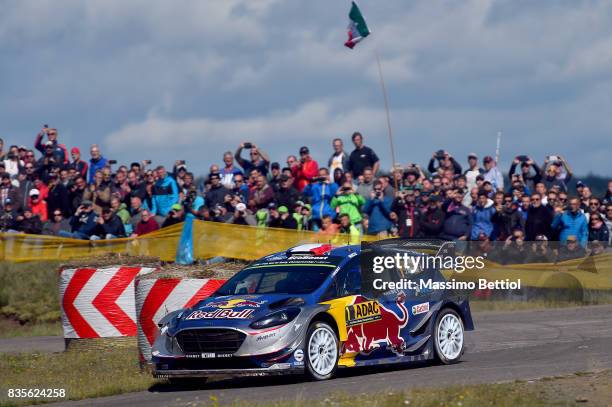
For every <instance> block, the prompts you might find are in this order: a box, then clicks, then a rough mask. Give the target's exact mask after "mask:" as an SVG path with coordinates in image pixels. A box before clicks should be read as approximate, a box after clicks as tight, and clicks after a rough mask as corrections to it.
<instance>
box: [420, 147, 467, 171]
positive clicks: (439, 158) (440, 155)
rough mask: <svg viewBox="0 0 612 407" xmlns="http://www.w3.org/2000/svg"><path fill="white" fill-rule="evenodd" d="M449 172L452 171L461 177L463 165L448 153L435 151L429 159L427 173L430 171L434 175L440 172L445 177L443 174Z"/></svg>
mask: <svg viewBox="0 0 612 407" xmlns="http://www.w3.org/2000/svg"><path fill="white" fill-rule="evenodd" d="M436 162H437V164H438V166H437V167H436V165H435V164H436ZM447 170H448V171H452V172H453V174H457V175H460V174H461V172H462V168H461V164H459V163H458V162H457V160H455V159H454V158H453V156H452V155H450V153H449V152H448V151H445V150H438V151H435V152H434V153H433V155H432V156H431V158H430V159H429V164H428V165H427V171H429V173H430V174H432V175H433V174H434V173H436V172H438V173H439V174H440V175H443V172H444V171H447Z"/></svg>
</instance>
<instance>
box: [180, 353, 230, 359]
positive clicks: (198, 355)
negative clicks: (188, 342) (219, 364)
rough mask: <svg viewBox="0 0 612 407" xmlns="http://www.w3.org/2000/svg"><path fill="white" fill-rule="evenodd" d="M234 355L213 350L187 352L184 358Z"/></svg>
mask: <svg viewBox="0 0 612 407" xmlns="http://www.w3.org/2000/svg"><path fill="white" fill-rule="evenodd" d="M232 356H234V354H233V353H214V352H203V353H187V354H186V355H185V357H186V358H190V359H215V358H231V357H232Z"/></svg>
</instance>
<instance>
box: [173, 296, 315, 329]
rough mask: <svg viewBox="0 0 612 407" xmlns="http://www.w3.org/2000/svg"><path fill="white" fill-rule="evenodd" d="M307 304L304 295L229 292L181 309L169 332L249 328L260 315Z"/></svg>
mask: <svg viewBox="0 0 612 407" xmlns="http://www.w3.org/2000/svg"><path fill="white" fill-rule="evenodd" d="M304 304H305V300H304V299H303V297H301V296H299V295H290V294H262V295H226V296H220V297H211V298H207V299H205V300H202V301H200V302H199V303H197V304H196V305H194V306H193V307H191V308H186V309H185V310H183V311H182V312H180V313H178V314H177V315H176V316H175V317H174V318H173V320H172V321H171V323H170V324H169V325H170V326H169V333H170V334H171V335H174V334H175V333H177V332H178V331H181V330H183V329H189V328H203V327H233V328H248V326H249V325H250V324H251V323H252V322H253V321H256V320H257V319H259V318H261V317H263V316H265V315H267V314H269V313H272V312H274V311H276V310H282V309H285V308H288V307H300V306H301V305H304Z"/></svg>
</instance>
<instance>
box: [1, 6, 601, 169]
mask: <svg viewBox="0 0 612 407" xmlns="http://www.w3.org/2000/svg"><path fill="white" fill-rule="evenodd" d="M359 4H360V7H361V9H362V11H363V13H364V14H365V16H366V18H367V20H368V24H369V25H370V28H371V29H372V31H373V34H372V36H370V37H369V38H367V39H366V40H365V41H364V42H362V43H361V44H359V45H358V46H357V47H356V48H355V50H353V51H351V50H349V49H347V48H345V47H344V46H343V43H344V41H345V39H346V25H347V13H348V10H349V5H350V2H349V1H348V0H346V1H345V0H333V1H330V0H309V1H287V0H285V1H282V0H244V1H243V0H218V1H214V0H207V1H195V0H193V1H172V2H170V1H152V0H142V1H140V0H130V1H119V0H118V1H115V0H103V1H102V0H98V1H94V0H92V1H81V0H74V1H63V0H62V1H60V0H52V1H51V0H49V1H45V0H36V1H10V0H7V1H0V9H1V10H2V13H0V53H1V55H2V57H1V58H0V75H1V76H2V86H1V87H0V137H3V138H4V139H5V141H6V143H9V144H28V145H31V144H32V143H33V140H34V136H35V135H36V133H37V132H38V131H39V129H40V128H41V127H42V125H43V124H45V123H48V124H49V125H50V126H54V127H57V128H58V129H59V132H60V139H61V141H62V142H64V143H66V144H67V145H68V146H69V147H71V146H74V145H77V146H80V147H81V148H88V147H89V145H90V144H92V143H94V142H97V143H99V144H100V145H101V147H102V150H103V154H104V155H105V156H107V157H108V158H114V159H117V160H120V161H126V162H127V161H133V160H141V159H152V160H154V162H155V163H162V164H170V163H172V162H174V160H176V159H185V160H187V163H188V166H190V167H191V168H192V169H194V170H195V171H196V172H197V173H202V172H204V171H205V170H206V169H207V168H208V166H209V165H210V164H211V163H220V162H221V155H222V153H223V151H225V150H228V149H231V150H234V149H235V148H236V146H237V145H238V144H239V143H240V142H241V141H252V142H254V143H256V144H258V145H259V146H261V148H263V149H265V150H267V151H268V152H269V153H270V154H271V156H272V159H273V160H274V161H281V162H284V160H285V158H286V156H287V154H288V153H297V150H298V148H299V147H300V146H301V145H308V146H309V147H310V148H311V151H312V152H313V155H314V157H315V158H316V159H319V160H320V161H326V160H327V157H328V155H329V153H330V142H331V139H332V138H333V137H342V138H344V140H345V143H350V134H351V133H352V132H353V131H355V130H360V131H362V132H363V134H364V135H365V141H366V144H368V145H370V146H372V147H373V148H374V149H375V150H376V151H377V152H378V153H379V155H380V157H381V158H382V160H383V168H389V167H390V165H391V159H390V153H389V146H388V142H387V135H386V122H385V116H384V108H383V99H382V94H381V89H380V85H379V82H378V73H377V70H376V60H375V56H374V55H375V51H376V50H377V51H378V53H379V54H380V56H381V60H382V67H383V72H384V75H385V80H386V84H387V88H388V94H389V99H390V105H391V120H392V125H393V131H394V135H395V143H396V150H397V155H398V161H401V162H402V163H408V162H418V163H421V164H422V165H425V164H426V163H427V160H428V158H429V157H430V156H431V154H432V152H433V151H434V150H437V149H440V148H443V149H447V150H449V151H450V152H451V153H452V154H453V155H455V156H457V157H459V158H460V161H461V162H462V163H463V162H465V156H466V155H467V153H468V152H471V151H474V152H476V153H478V154H479V155H481V156H483V155H486V154H493V153H494V150H495V139H496V133H497V131H498V130H502V131H503V139H502V149H501V158H502V159H501V162H502V165H503V167H504V169H505V168H507V164H508V163H509V161H510V160H511V159H512V157H514V156H515V155H517V154H525V153H527V154H530V155H532V156H533V157H534V158H536V159H537V160H538V161H540V162H541V161H542V160H543V158H544V156H545V155H547V154H561V155H564V156H565V157H566V158H567V159H568V160H569V162H570V164H571V165H572V166H573V167H574V169H575V172H576V173H578V174H586V173H588V172H594V173H597V174H602V175H611V174H612V165H611V164H610V157H611V156H612V142H611V141H610V140H612V137H611V134H612V115H611V113H612V2H610V1H606V0H602V1H595V0H593V1H579V0H564V1H561V0H559V1H553V0H547V1H537V2H536V1H532V0H512V1H504V0H499V1H487V0H479V1H451V0H449V1H446V0H435V1H431V0H423V1H419V0H361V1H360V3H359ZM86 157H87V158H88V157H89V155H88V154H86Z"/></svg>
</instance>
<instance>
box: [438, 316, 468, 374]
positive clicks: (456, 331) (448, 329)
mask: <svg viewBox="0 0 612 407" xmlns="http://www.w3.org/2000/svg"><path fill="white" fill-rule="evenodd" d="M433 336H434V346H435V350H436V359H437V360H438V361H440V362H441V363H443V364H445V365H450V364H453V363H457V362H458V361H459V359H461V356H462V355H463V352H464V351H465V329H464V327H463V321H462V320H461V317H460V316H459V314H458V313H457V312H456V311H455V310H452V309H450V308H444V309H442V310H441V311H440V312H439V313H438V316H437V318H436V323H435V325H434V331H433Z"/></svg>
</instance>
